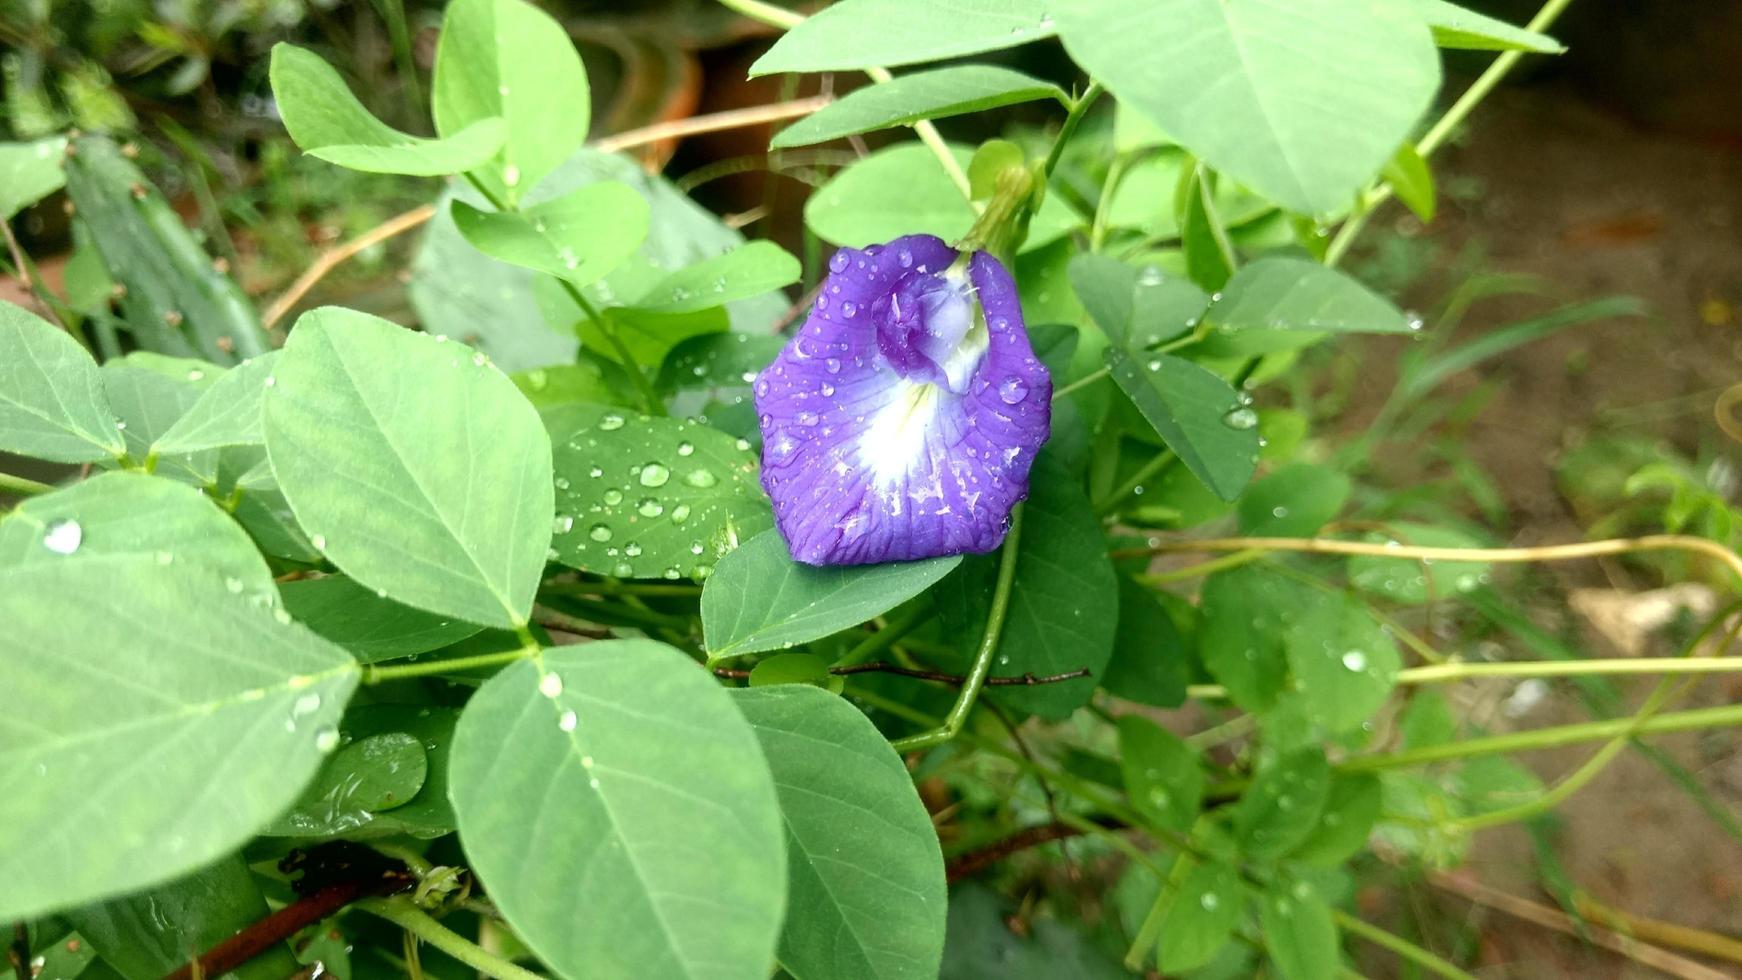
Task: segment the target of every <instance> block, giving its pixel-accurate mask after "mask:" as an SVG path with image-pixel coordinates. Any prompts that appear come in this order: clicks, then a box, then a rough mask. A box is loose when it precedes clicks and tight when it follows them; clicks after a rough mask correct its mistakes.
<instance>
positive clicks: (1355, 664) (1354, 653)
mask: <svg viewBox="0 0 1742 980" xmlns="http://www.w3.org/2000/svg"><path fill="white" fill-rule="evenodd" d="M1343 666H1344V667H1347V668H1349V669H1350V670H1357V671H1359V670H1366V669H1367V655H1366V654H1364V653H1362V652H1361V651H1359V650H1350V651H1349V652H1348V653H1345V654H1343Z"/></svg>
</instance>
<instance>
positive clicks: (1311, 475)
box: [1240, 463, 1352, 538]
mask: <svg viewBox="0 0 1742 980" xmlns="http://www.w3.org/2000/svg"><path fill="white" fill-rule="evenodd" d="M1351 487H1352V485H1351V484H1350V482H1349V478H1348V477H1347V476H1345V475H1344V474H1342V473H1340V472H1338V471H1336V470H1333V469H1331V468H1330V467H1327V466H1319V465H1317V464H1315V463H1296V464H1294V465H1292V466H1285V467H1283V468H1282V469H1279V470H1276V471H1275V472H1272V473H1270V474H1268V475H1266V476H1265V477H1264V478H1263V479H1261V480H1259V481H1258V482H1256V483H1254V484H1252V486H1251V487H1250V488H1248V489H1247V491H1246V492H1245V493H1244V494H1242V495H1241V497H1240V533H1241V534H1246V535H1251V536H1253V537H1279V538H1309V537H1312V536H1313V534H1314V533H1315V532H1317V531H1318V529H1319V528H1321V527H1324V526H1325V525H1326V524H1329V523H1330V522H1331V521H1333V520H1335V519H1336V517H1337V515H1338V514H1340V513H1342V510H1343V505H1344V504H1345V503H1347V502H1348V500H1349V492H1350V489H1351Z"/></svg>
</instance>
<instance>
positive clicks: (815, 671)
mask: <svg viewBox="0 0 1742 980" xmlns="http://www.w3.org/2000/svg"><path fill="white" fill-rule="evenodd" d="M746 683H748V684H749V685H750V686H751V687H776V686H779V685H781V684H809V685H812V686H814V687H819V688H822V689H823V690H825V691H828V692H829V693H831V694H839V693H841V691H842V689H843V688H845V687H846V679H845V678H843V677H840V676H837V675H835V674H831V673H829V662H828V661H827V660H824V659H823V658H821V657H819V656H817V655H816V654H814V653H777V654H775V655H774V656H772V657H768V658H766V659H763V660H759V661H757V663H756V666H754V667H752V668H750V677H749V678H748V679H747V681H746Z"/></svg>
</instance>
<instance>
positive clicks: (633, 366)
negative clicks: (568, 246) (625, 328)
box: [557, 279, 665, 415]
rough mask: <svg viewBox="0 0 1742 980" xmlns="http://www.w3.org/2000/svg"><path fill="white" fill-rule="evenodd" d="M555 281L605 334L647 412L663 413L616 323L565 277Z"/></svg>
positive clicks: (645, 376) (651, 385) (655, 393)
mask: <svg viewBox="0 0 1742 980" xmlns="http://www.w3.org/2000/svg"><path fill="white" fill-rule="evenodd" d="M557 282H559V283H561V284H562V287H563V292H565V293H568V294H569V299H571V300H574V303H575V305H576V306H578V307H580V308H581V313H582V315H584V316H585V317H586V318H587V320H588V321H589V322H591V323H592V324H593V326H595V327H598V328H599V332H600V333H601V334H604V335H605V342H606V343H608V344H610V345H611V350H612V352H613V353H615V354H616V355H617V361H618V363H620V364H622V365H623V370H624V371H625V372H627V373H628V375H629V379H630V380H631V381H634V382H635V389H636V390H637V391H639V392H640V393H641V401H642V403H643V404H644V405H645V406H646V408H647V412H648V414H649V415H664V414H665V403H664V402H661V401H660V400H659V394H658V393H657V392H655V391H654V390H653V384H652V382H650V381H648V380H647V372H645V371H643V370H641V365H640V364H637V363H636V362H635V357H634V356H633V355H632V354H630V353H629V346H628V345H627V344H625V343H623V338H622V337H621V336H619V335H618V333H617V325H616V324H614V323H612V322H611V321H610V320H608V319H606V318H605V315H604V314H602V313H600V312H599V308H598V307H596V306H594V305H593V303H592V301H591V300H589V299H587V296H586V294H585V293H583V292H581V288H580V287H579V286H576V285H575V284H574V283H572V282H569V281H568V280H567V279H558V280H557Z"/></svg>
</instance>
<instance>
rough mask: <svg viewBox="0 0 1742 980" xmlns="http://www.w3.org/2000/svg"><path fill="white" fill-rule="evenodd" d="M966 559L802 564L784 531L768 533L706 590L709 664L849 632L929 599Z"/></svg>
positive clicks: (726, 561) (732, 557)
mask: <svg viewBox="0 0 1742 980" xmlns="http://www.w3.org/2000/svg"><path fill="white" fill-rule="evenodd" d="M961 560H962V559H961V558H960V557H959V556H951V557H948V558H928V559H925V560H924V561H911V562H892V563H889V564H885V565H855V566H828V567H817V566H814V565H803V564H800V563H798V562H795V561H793V560H792V558H791V557H789V555H788V553H787V550H786V541H785V539H783V538H782V537H781V536H780V532H779V531H772V530H771V531H764V532H763V533H761V534H759V535H757V536H756V537H754V538H751V539H750V540H749V541H747V542H745V543H744V546H743V547H741V548H739V549H738V550H736V551H734V552H732V553H731V554H729V555H727V556H726V557H725V558H723V559H721V560H720V564H719V567H718V568H716V569H715V570H714V574H713V575H712V576H711V577H709V579H708V582H707V585H706V586H704V587H703V588H702V635H703V637H704V640H703V644H702V645H703V646H704V647H706V648H707V651H708V662H709V663H717V662H719V661H721V660H726V659H728V658H731V657H739V656H743V655H744V654H746V653H757V652H759V651H762V650H776V649H781V648H784V647H789V646H793V645H795V644H798V643H808V642H810V641H811V640H816V639H821V638H822V637H825V636H829V635H831V634H834V633H839V632H840V631H841V630H844V629H850V628H852V627H854V626H857V625H859V624H860V623H863V622H865V621H867V620H869V619H872V618H874V617H876V616H881V615H882V614H884V613H886V612H888V611H889V610H891V609H894V608H895V607H896V606H899V605H901V604H902V603H903V602H906V601H907V600H909V599H911V598H913V597H914V596H916V595H919V594H920V593H921V592H924V591H925V590H926V589H928V588H930V587H931V586H932V585H933V584H934V583H935V582H937V581H938V580H939V579H941V578H943V577H944V576H945V575H947V574H948V573H949V571H950V570H951V569H953V568H955V567H956V566H957V565H958V564H960V563H961Z"/></svg>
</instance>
